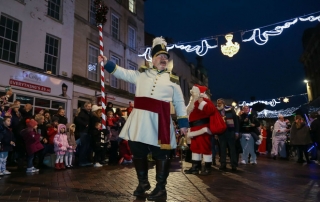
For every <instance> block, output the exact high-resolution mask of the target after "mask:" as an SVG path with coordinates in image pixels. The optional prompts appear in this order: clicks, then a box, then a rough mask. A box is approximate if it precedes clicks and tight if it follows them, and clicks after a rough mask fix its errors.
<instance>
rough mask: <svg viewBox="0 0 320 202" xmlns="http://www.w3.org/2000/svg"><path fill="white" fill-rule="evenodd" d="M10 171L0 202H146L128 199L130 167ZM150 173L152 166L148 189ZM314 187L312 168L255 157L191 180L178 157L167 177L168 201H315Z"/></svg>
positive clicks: (319, 176)
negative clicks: (229, 169) (254, 161)
mask: <svg viewBox="0 0 320 202" xmlns="http://www.w3.org/2000/svg"><path fill="white" fill-rule="evenodd" d="M190 165H191V164H189V163H185V162H184V164H183V166H184V168H187V167H190ZM11 171H12V174H11V176H4V177H2V179H1V180H0V201H50V202H52V201H117V202H118V201H119V202H120V201H146V199H143V198H142V199H141V198H136V197H133V196H132V192H133V190H134V189H135V188H136V185H137V179H136V176H135V171H134V168H133V167H125V166H105V167H103V168H93V167H86V168H74V169H71V170H65V171H54V170H53V169H44V170H41V171H40V173H39V174H33V175H27V174H26V173H24V172H21V171H19V172H17V171H15V170H13V169H11ZM154 174H155V169H154V168H152V167H151V168H150V172H149V177H150V183H151V185H152V187H154V185H155V183H156V182H155V180H154V177H153V176H154ZM319 183H320V166H319V165H317V164H311V165H307V164H304V165H301V164H297V163H295V162H294V161H293V160H290V161H284V160H276V161H275V160H272V159H268V158H266V157H264V156H260V157H259V159H258V165H244V166H243V165H242V166H240V168H239V170H238V172H236V173H231V172H221V171H219V170H218V169H217V167H214V169H213V172H212V174H211V175H210V176H195V175H184V174H183V173H182V172H181V167H180V164H179V159H178V158H177V159H175V160H174V162H173V165H172V172H171V174H170V176H169V178H168V185H167V190H168V200H167V201H237V200H238V201H320V191H319V190H320V189H319Z"/></svg>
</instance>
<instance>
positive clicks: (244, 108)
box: [242, 106, 249, 114]
mask: <svg viewBox="0 0 320 202" xmlns="http://www.w3.org/2000/svg"><path fill="white" fill-rule="evenodd" d="M242 111H243V112H244V113H246V114H249V107H248V106H244V107H243V108H242Z"/></svg>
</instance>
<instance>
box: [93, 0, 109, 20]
mask: <svg viewBox="0 0 320 202" xmlns="http://www.w3.org/2000/svg"><path fill="white" fill-rule="evenodd" d="M94 5H95V7H96V23H97V24H102V25H104V24H105V23H106V22H107V13H108V11H109V8H108V6H106V5H104V3H103V1H102V0H95V1H94Z"/></svg>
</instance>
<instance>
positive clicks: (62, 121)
mask: <svg viewBox="0 0 320 202" xmlns="http://www.w3.org/2000/svg"><path fill="white" fill-rule="evenodd" d="M53 116H54V117H57V118H58V119H59V121H58V123H59V124H64V125H66V124H67V123H68V119H67V118H66V117H65V116H61V115H60V114H55V115H53Z"/></svg>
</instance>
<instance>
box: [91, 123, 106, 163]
mask: <svg viewBox="0 0 320 202" xmlns="http://www.w3.org/2000/svg"><path fill="white" fill-rule="evenodd" d="M107 131H108V130H101V123H100V122H97V123H95V128H94V129H93V130H92V134H91V135H92V148H93V151H94V165H93V166H94V167H102V165H101V164H103V163H102V161H103V158H104V156H105V152H106V147H107V141H108V136H107V135H108V134H106V132H107Z"/></svg>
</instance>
